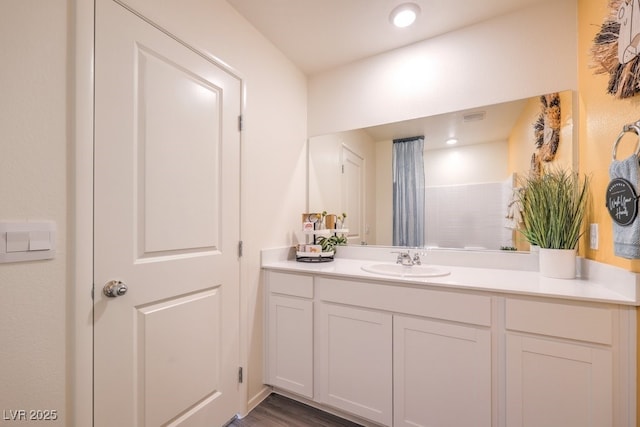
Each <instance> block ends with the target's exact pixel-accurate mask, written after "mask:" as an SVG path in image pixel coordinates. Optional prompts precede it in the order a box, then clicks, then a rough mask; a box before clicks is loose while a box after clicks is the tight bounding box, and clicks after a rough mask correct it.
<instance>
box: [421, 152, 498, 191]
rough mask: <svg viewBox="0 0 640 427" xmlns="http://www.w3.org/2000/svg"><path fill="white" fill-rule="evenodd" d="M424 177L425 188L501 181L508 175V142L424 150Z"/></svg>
mask: <svg viewBox="0 0 640 427" xmlns="http://www.w3.org/2000/svg"><path fill="white" fill-rule="evenodd" d="M424 175H425V184H426V185H427V187H431V186H438V185H459V184H471V183H473V184H477V183H481V182H500V181H504V180H505V179H507V177H508V176H509V147H508V142H507V141H494V142H486V143H483V144H474V145H461V146H455V145H454V146H453V147H450V148H445V149H441V150H427V151H425V152H424Z"/></svg>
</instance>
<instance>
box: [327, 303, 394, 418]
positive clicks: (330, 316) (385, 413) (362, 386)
mask: <svg viewBox="0 0 640 427" xmlns="http://www.w3.org/2000/svg"><path fill="white" fill-rule="evenodd" d="M318 320H319V322H318V327H317V329H316V330H317V334H318V337H319V343H318V347H319V348H318V350H319V351H318V353H319V354H318V364H319V370H318V372H319V378H318V385H319V394H320V396H319V397H320V401H322V403H325V404H328V405H331V406H333V407H334V408H338V409H341V410H343V411H346V412H349V413H351V414H354V415H358V416H361V417H363V418H366V419H369V420H372V421H375V422H377V423H380V424H382V425H386V426H390V425H391V422H392V415H393V412H392V404H393V402H392V390H393V382H392V316H391V314H390V313H385V312H380V311H375V310H369V309H363V308H356V307H349V306H342V305H337V304H332V303H327V302H320V303H319V319H318Z"/></svg>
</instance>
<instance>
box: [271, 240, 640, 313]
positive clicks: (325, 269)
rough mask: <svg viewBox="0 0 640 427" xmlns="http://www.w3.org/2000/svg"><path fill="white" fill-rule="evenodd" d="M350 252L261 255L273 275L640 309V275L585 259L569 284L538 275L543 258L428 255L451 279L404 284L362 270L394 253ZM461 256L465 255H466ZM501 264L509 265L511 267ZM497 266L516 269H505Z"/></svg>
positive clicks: (285, 250)
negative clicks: (319, 259) (304, 257)
mask: <svg viewBox="0 0 640 427" xmlns="http://www.w3.org/2000/svg"><path fill="white" fill-rule="evenodd" d="M356 248H357V247H356ZM344 249H346V247H341V248H339V249H338V251H337V254H336V259H335V260H334V261H332V262H325V263H304V262H296V261H295V249H294V248H292V247H291V248H289V247H285V248H273V249H264V250H262V251H261V265H262V267H263V268H265V269H269V270H279V271H290V272H298V273H313V274H321V275H325V276H335V277H341V278H345V279H374V280H376V281H378V282H384V283H387V284H390V283H393V284H396V285H397V284H403V285H409V286H416V285H417V286H424V285H428V286H433V287H442V288H453V289H468V290H478V291H492V292H499V293H509V294H517V295H529V296H541V297H552V298H563V299H573V300H582V301H594V302H605V303H614V304H622V305H633V306H639V305H640V301H638V295H639V294H640V293H639V292H638V286H639V285H638V274H637V273H633V272H629V271H627V270H624V269H621V268H618V267H615V266H611V265H608V264H602V263H598V262H595V261H592V260H586V259H582V258H579V261H578V271H579V274H580V275H581V276H583V277H580V278H576V279H574V280H566V279H552V278H547V277H542V276H540V275H539V274H538V272H537V271H532V270H531V265H532V264H533V261H532V260H535V265H537V256H536V255H534V254H523V253H518V254H509V255H506V256H503V255H502V254H498V253H491V252H488V253H485V252H472V251H466V252H465V251H446V252H447V253H446V254H442V253H437V254H433V253H431V251H428V253H427V254H426V255H425V258H428V259H429V261H427V262H424V263H425V264H429V265H436V266H439V267H443V268H445V269H447V270H449V271H450V272H451V274H449V275H447V276H442V277H430V278H416V277H412V278H403V277H395V276H383V275H379V274H374V273H368V272H366V271H364V270H362V269H361V267H362V266H363V265H365V264H367V263H372V262H381V261H383V262H394V261H395V255H394V254H392V253H391V250H390V248H379V247H376V248H373V247H371V248H365V250H361V249H358V250H355V251H353V250H344ZM436 252H440V251H436ZM460 252H463V253H462V254H461V253H460ZM429 255H435V256H429ZM492 255H493V256H492ZM518 257H520V258H518ZM500 258H509V259H508V260H507V261H506V262H505V261H504V260H501V259H500ZM486 259H489V260H490V262H489V264H490V266H489V267H483V266H482V264H483V261H484V260H486ZM435 260H438V261H440V262H439V263H437V264H436V263H433V262H431V261H435ZM513 260H515V261H516V262H515V265H513V264H514V263H513ZM447 261H450V262H447ZM520 263H522V264H523V266H524V268H520V265H519V264H520ZM460 264H465V265H460ZM467 265H469V266H467ZM496 265H498V266H500V267H502V266H504V267H511V268H499V267H497V266H496Z"/></svg>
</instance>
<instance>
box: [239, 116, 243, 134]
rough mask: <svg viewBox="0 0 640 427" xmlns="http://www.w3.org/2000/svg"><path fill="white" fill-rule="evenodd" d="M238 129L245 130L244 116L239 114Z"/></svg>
mask: <svg viewBox="0 0 640 427" xmlns="http://www.w3.org/2000/svg"><path fill="white" fill-rule="evenodd" d="M238 130H239V131H240V132H242V131H243V130H244V122H243V119H242V116H241V115H240V116H238Z"/></svg>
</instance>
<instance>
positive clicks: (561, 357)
mask: <svg viewBox="0 0 640 427" xmlns="http://www.w3.org/2000/svg"><path fill="white" fill-rule="evenodd" d="M618 315H619V310H618V309H617V308H616V307H614V306H608V305H604V304H588V303H569V302H550V301H546V300H538V299H523V298H507V299H506V303H505V326H506V330H507V331H506V358H505V360H506V405H505V407H506V424H507V426H509V427H537V426H563V427H586V426H593V427H600V426H612V425H628V424H626V423H625V422H624V416H625V412H626V411H625V408H624V407H620V408H618V409H619V411H614V401H615V400H616V399H614V387H616V386H618V384H616V383H615V380H614V378H615V375H614V370H613V369H614V365H615V364H614V350H613V348H614V345H616V341H617V338H616V335H617V334H616V331H618V330H619V325H618ZM616 346H617V345H616ZM620 368H622V366H620ZM623 384H624V383H623ZM614 412H616V413H614Z"/></svg>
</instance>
